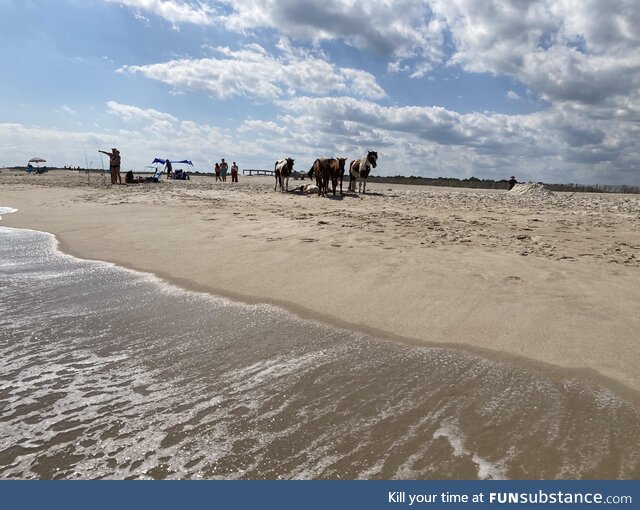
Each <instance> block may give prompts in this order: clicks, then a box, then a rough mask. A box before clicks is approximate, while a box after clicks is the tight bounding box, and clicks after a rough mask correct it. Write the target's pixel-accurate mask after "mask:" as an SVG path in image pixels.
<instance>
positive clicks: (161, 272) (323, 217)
mask: <svg viewBox="0 0 640 510" xmlns="http://www.w3.org/2000/svg"><path fill="white" fill-rule="evenodd" d="M106 180H108V179H106ZM106 180H105V179H103V178H102V177H101V176H98V175H92V176H91V182H90V183H88V179H87V175H86V174H84V173H78V172H66V171H52V172H49V173H48V174H46V175H26V174H23V173H19V172H12V171H8V170H2V172H1V173H0V206H5V207H13V208H16V209H18V212H17V213H14V214H9V215H4V216H3V219H2V225H4V226H14V227H20V228H30V229H35V230H41V231H46V232H51V233H53V234H54V235H56V237H57V238H58V239H59V241H60V243H61V249H62V250H63V251H66V252H68V253H71V254H74V255H76V256H78V257H81V258H85V259H94V260H105V261H110V262H114V263H116V264H118V265H121V266H124V267H129V268H132V269H138V270H141V271H145V272H152V273H154V274H156V275H158V276H160V277H161V278H163V279H166V280H168V281H171V282H174V283H177V284H178V285H181V286H183V287H186V288H191V289H197V290H204V291H208V292H211V293H214V294H219V295H224V296H228V297H231V298H234V299H238V300H241V301H245V302H249V303H257V302H267V303H275V304H278V305H281V306H283V307H285V308H286V309H289V310H291V311H293V312H295V313H297V314H299V315H302V316H304V317H312V318H318V319H321V320H323V321H326V322H328V323H332V324H336V325H339V326H343V327H346V328H348V329H350V330H353V331H360V332H364V333H373V334H376V335H378V336H383V337H387V338H392V339H397V340H401V341H404V342H410V343H415V344H425V345H439V344H442V345H447V346H458V347H459V348H463V349H468V350H472V351H481V352H483V353H485V354H487V355H489V356H494V357H506V358H508V357H510V356H515V357H518V358H525V359H527V360H531V361H532V362H542V363H544V364H548V365H549V366H551V367H557V369H558V370H561V371H565V372H566V371H567V370H568V369H571V370H574V371H577V373H579V374H580V376H581V377H585V378H589V377H592V376H593V377H598V378H599V377H605V378H607V379H608V383H610V385H614V386H615V385H619V389H620V390H621V391H624V390H625V389H626V390H628V394H629V395H637V392H638V391H639V390H640V376H639V375H638V370H637V367H638V362H639V361H640V342H638V331H640V312H639V310H640V285H638V283H639V281H640V278H639V275H640V197H638V196H635V195H595V194H560V193H556V194H553V195H549V196H546V195H544V196H543V195H538V194H531V195H514V194H510V193H507V192H494V191H483V190H453V189H443V188H430V187H411V186H400V185H383V184H371V183H370V184H369V186H368V190H369V191H370V193H368V194H367V195H366V196H357V195H352V194H351V195H345V196H344V197H337V198H335V199H334V198H319V197H317V196H304V195H297V194H292V193H288V194H287V193H284V194H283V193H280V192H274V191H273V179H272V178H257V177H251V178H248V177H247V178H243V177H242V176H241V178H240V180H241V182H240V183H239V184H232V183H230V182H227V183H215V182H214V179H212V178H208V177H197V176H196V177H194V178H193V179H192V180H191V181H186V182H185V181H165V180H163V181H162V182H161V183H159V184H145V185H130V186H109V185H107V183H106ZM299 184H301V183H300V182H299V181H298V182H296V181H291V182H290V187H291V188H293V187H294V186H297V185H299ZM345 187H346V186H345Z"/></svg>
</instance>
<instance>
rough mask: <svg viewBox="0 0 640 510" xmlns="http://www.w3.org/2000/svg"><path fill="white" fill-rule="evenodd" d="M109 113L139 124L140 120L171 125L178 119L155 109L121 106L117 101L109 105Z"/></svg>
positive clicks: (110, 102)
mask: <svg viewBox="0 0 640 510" xmlns="http://www.w3.org/2000/svg"><path fill="white" fill-rule="evenodd" d="M107 111H108V113H110V114H111V115H116V116H118V117H120V118H121V119H122V120H124V121H125V122H137V121H140V120H151V121H153V122H167V123H168V124H171V123H173V122H175V121H176V120H177V119H176V118H175V117H174V116H173V115H170V114H168V113H163V112H159V111H157V110H154V109H146V110H145V109H143V108H139V107H137V106H131V105H126V104H121V103H118V102H116V101H109V102H108V103H107Z"/></svg>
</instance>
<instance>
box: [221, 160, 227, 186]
mask: <svg viewBox="0 0 640 510" xmlns="http://www.w3.org/2000/svg"><path fill="white" fill-rule="evenodd" d="M228 170H229V165H228V164H227V162H226V161H225V160H224V158H222V161H221V163H220V173H221V174H222V182H227V171H228Z"/></svg>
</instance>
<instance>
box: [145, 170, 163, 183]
mask: <svg viewBox="0 0 640 510" xmlns="http://www.w3.org/2000/svg"><path fill="white" fill-rule="evenodd" d="M161 175H162V169H161V168H158V169H157V170H156V173H155V174H153V175H152V176H151V177H147V178H146V179H145V182H160V176H161Z"/></svg>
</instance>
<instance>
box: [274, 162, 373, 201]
mask: <svg viewBox="0 0 640 510" xmlns="http://www.w3.org/2000/svg"><path fill="white" fill-rule="evenodd" d="M293 162H294V160H293V158H286V159H281V160H278V161H276V164H275V167H274V173H275V177H276V185H275V188H274V191H277V189H278V185H280V191H282V192H284V191H289V176H290V175H291V174H292V173H293ZM346 162H347V158H318V159H316V160H315V161H314V162H313V165H311V169H310V170H309V171H308V172H307V176H308V177H309V179H312V178H314V177H315V179H316V185H317V187H318V196H326V195H327V194H328V193H329V181H331V184H332V188H333V189H332V191H333V195H334V196H335V194H336V189H337V187H338V180H340V194H343V191H342V182H343V180H344V172H345V164H346ZM377 164H378V153H377V152H375V151H369V152H367V154H366V155H365V156H364V157H362V158H360V159H354V160H353V161H352V162H351V164H350V165H349V191H352V192H354V193H355V191H356V183H357V184H358V193H366V190H367V178H368V177H369V173H370V172H371V168H375V167H376V166H377Z"/></svg>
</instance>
